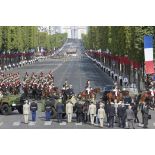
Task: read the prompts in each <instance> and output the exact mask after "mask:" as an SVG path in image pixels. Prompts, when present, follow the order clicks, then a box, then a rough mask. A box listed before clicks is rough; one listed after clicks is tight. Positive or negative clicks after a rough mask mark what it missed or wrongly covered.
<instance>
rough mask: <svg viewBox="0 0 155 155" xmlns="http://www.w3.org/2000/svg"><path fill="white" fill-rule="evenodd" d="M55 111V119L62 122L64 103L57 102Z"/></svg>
mask: <svg viewBox="0 0 155 155" xmlns="http://www.w3.org/2000/svg"><path fill="white" fill-rule="evenodd" d="M56 111H57V119H58V122H59V123H60V122H62V114H63V111H64V104H63V103H62V102H58V103H57V105H56Z"/></svg>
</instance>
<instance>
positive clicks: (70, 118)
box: [66, 102, 73, 123]
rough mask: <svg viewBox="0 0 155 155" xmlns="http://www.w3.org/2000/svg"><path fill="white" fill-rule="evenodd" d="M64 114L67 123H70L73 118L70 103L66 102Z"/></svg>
mask: <svg viewBox="0 0 155 155" xmlns="http://www.w3.org/2000/svg"><path fill="white" fill-rule="evenodd" d="M66 114H67V121H68V123H71V122H72V116H73V104H72V103H71V102H67V104H66Z"/></svg>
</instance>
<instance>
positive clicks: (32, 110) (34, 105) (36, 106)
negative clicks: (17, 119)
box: [30, 100, 38, 122]
mask: <svg viewBox="0 0 155 155" xmlns="http://www.w3.org/2000/svg"><path fill="white" fill-rule="evenodd" d="M30 110H31V114H32V121H33V122H35V121H36V112H37V110H38V105H37V103H36V102H35V100H33V101H32V103H31V105H30Z"/></svg>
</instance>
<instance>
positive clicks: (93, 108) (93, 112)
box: [88, 102, 96, 125]
mask: <svg viewBox="0 0 155 155" xmlns="http://www.w3.org/2000/svg"><path fill="white" fill-rule="evenodd" d="M88 115H90V121H91V124H92V125H93V124H94V118H95V116H96V106H95V104H93V102H91V104H90V105H89V109H88Z"/></svg>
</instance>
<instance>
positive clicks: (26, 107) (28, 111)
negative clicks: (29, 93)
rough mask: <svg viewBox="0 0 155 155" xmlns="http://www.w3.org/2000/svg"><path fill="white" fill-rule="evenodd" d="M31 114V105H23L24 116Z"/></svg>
mask: <svg viewBox="0 0 155 155" xmlns="http://www.w3.org/2000/svg"><path fill="white" fill-rule="evenodd" d="M29 113H30V105H29V104H24V105H23V114H24V115H29Z"/></svg>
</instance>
